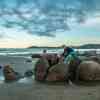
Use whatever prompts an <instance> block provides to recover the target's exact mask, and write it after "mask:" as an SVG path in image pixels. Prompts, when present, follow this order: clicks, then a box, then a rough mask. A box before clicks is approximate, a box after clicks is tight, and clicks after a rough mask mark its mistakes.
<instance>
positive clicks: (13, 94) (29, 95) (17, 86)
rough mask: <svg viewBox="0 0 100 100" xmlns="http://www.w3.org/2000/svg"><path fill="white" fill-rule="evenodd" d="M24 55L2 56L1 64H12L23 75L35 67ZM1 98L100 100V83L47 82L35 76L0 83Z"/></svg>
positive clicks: (0, 99) (15, 99) (17, 99)
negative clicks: (42, 81) (38, 80)
mask: <svg viewBox="0 0 100 100" xmlns="http://www.w3.org/2000/svg"><path fill="white" fill-rule="evenodd" d="M26 60H27V58H24V57H7V56H0V64H1V65H4V64H11V66H12V67H13V68H14V70H16V71H17V72H19V73H21V74H22V75H23V74H24V72H25V71H26V70H28V69H32V68H33V64H32V63H34V61H35V60H33V62H32V63H31V62H26ZM0 100H100V84H93V85H91V86H90V85H75V84H70V85H68V84H67V83H54V84H46V83H39V82H36V81H34V77H32V78H25V79H22V80H19V81H18V82H13V83H0Z"/></svg>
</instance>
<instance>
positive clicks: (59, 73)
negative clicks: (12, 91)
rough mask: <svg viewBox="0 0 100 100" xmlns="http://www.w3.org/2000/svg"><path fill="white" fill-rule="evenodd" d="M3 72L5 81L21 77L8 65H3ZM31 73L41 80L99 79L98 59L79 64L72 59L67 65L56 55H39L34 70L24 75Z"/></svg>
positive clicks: (30, 74)
mask: <svg viewBox="0 0 100 100" xmlns="http://www.w3.org/2000/svg"><path fill="white" fill-rule="evenodd" d="M52 57H53V59H52ZM54 57H55V58H54ZM73 66H74V67H73ZM3 73H4V77H5V81H7V82H11V81H15V80H18V79H20V78H22V76H21V75H20V74H19V73H17V72H15V71H14V70H13V69H12V67H11V66H10V65H6V66H4V69H3ZM33 74H34V76H35V80H37V81H41V82H44V81H46V82H56V81H57V82H58V81H67V82H68V81H69V80H71V78H72V80H71V81H74V79H75V80H76V81H99V80H100V59H99V58H96V57H91V58H89V59H88V60H85V59H84V60H82V61H81V62H80V64H77V63H75V61H73V62H72V63H71V64H70V65H69V64H64V63H63V62H62V61H59V62H58V59H56V56H51V55H49V56H47V57H40V58H39V60H38V61H37V62H36V64H35V67H34V70H33V69H32V70H28V71H26V72H25V74H24V77H30V76H32V75H33ZM73 77H74V78H73Z"/></svg>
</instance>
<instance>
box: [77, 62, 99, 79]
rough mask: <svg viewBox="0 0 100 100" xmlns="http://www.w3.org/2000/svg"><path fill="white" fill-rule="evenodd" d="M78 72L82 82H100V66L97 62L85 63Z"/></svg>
mask: <svg viewBox="0 0 100 100" xmlns="http://www.w3.org/2000/svg"><path fill="white" fill-rule="evenodd" d="M78 70H79V71H78V72H79V78H80V80H82V81H93V80H94V81H95V80H96V81H97V80H100V64H99V63H97V62H95V61H83V62H82V63H81V64H80V65H79V69H78Z"/></svg>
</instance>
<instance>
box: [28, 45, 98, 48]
mask: <svg viewBox="0 0 100 100" xmlns="http://www.w3.org/2000/svg"><path fill="white" fill-rule="evenodd" d="M71 47H73V48H76V49H100V44H85V45H81V46H71ZM28 48H48V49H60V48H63V45H62V46H59V47H49V46H30V47H28Z"/></svg>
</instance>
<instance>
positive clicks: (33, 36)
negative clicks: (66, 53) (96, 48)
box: [0, 0, 100, 48]
mask: <svg viewBox="0 0 100 100" xmlns="http://www.w3.org/2000/svg"><path fill="white" fill-rule="evenodd" d="M99 5H100V0H53V1H52V0H0V47H1V48H6V47H7V48H13V47H14V48H23V47H28V46H31V45H35V46H59V45H62V44H65V45H81V44H88V43H100V6H99Z"/></svg>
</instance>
